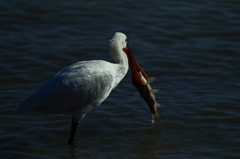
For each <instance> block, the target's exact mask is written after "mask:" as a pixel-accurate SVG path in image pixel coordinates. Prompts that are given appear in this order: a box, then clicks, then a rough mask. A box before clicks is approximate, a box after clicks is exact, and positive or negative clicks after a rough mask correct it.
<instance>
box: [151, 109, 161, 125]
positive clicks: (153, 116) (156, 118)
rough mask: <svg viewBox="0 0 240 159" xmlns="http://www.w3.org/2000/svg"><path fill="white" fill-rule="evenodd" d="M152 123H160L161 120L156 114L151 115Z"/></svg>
mask: <svg viewBox="0 0 240 159" xmlns="http://www.w3.org/2000/svg"><path fill="white" fill-rule="evenodd" d="M152 122H153V123H155V122H157V123H160V122H161V118H160V116H159V115H158V113H157V112H156V113H155V114H152Z"/></svg>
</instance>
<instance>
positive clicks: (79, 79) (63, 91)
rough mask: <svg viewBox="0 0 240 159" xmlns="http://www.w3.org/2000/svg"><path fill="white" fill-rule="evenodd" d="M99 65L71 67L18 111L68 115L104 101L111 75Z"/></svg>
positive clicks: (23, 104)
mask: <svg viewBox="0 0 240 159" xmlns="http://www.w3.org/2000/svg"><path fill="white" fill-rule="evenodd" d="M104 66H105V65H103V64H102V62H99V61H98V62H97V61H89V62H87V61H85V62H79V63H76V64H74V65H71V66H69V67H67V68H65V69H63V70H62V71H60V72H59V73H57V74H56V75H55V76H54V77H52V78H51V79H50V80H49V81H47V82H46V83H44V84H43V85H42V86H41V87H40V88H39V89H38V90H37V91H36V92H34V93H33V94H32V95H31V96H30V97H29V98H27V99H26V100H25V101H24V102H22V103H21V105H20V106H19V108H18V112H26V111H31V110H34V111H37V112H43V113H60V114H72V111H74V109H75V108H78V109H79V108H80V109H84V108H85V107H86V106H88V105H89V104H91V103H93V102H95V101H96V100H101V99H102V98H104V99H105V98H106V97H107V96H108V94H109V92H110V91H111V89H112V83H113V76H112V74H111V71H108V69H107V68H105V67H104Z"/></svg>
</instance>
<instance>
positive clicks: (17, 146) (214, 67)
mask: <svg viewBox="0 0 240 159" xmlns="http://www.w3.org/2000/svg"><path fill="white" fill-rule="evenodd" d="M116 31H121V32H124V33H125V34H126V35H127V36H128V42H129V45H130V47H131V49H132V52H133V53H134V55H135V58H136V59H137V60H138V62H139V63H140V65H141V66H142V68H143V69H144V70H145V71H146V72H147V73H148V75H149V76H150V77H151V76H153V77H155V81H154V83H153V84H152V87H153V88H156V89H159V90H160V91H159V92H157V93H156V96H157V97H156V99H157V101H158V102H159V103H160V104H161V105H162V106H161V107H160V108H159V109H158V112H159V114H160V116H161V118H162V123H161V124H160V125H158V124H152V123H151V115H150V113H149V112H148V111H147V110H145V108H144V107H143V106H142V105H141V103H140V102H139V101H138V100H137V99H136V98H135V97H134V93H135V92H136V89H135V88H134V87H133V86H132V84H131V83H130V82H131V74H130V73H128V75H127V76H126V77H125V79H124V80H123V81H122V82H121V83H120V84H119V85H118V87H117V88H116V89H115V90H114V91H113V92H112V93H111V95H110V96H109V98H107V100H106V101H105V102H103V103H102V104H101V105H100V106H99V107H98V108H97V109H95V110H93V111H92V112H91V113H89V114H88V115H87V116H86V117H85V118H84V119H83V120H82V121H81V122H80V124H79V127H78V130H77V133H76V137H75V144H74V145H73V146H72V147H70V146H68V145H67V144H66V140H67V139H68V135H69V133H70V124H71V117H70V116H66V115H43V114H38V113H34V112H30V113H27V114H17V113H16V109H17V107H18V105H19V104H20V103H21V102H22V101H23V100H24V99H25V98H27V97H28V96H29V95H30V94H31V93H33V92H34V91H35V90H36V89H37V88H38V87H39V86H41V84H42V83H44V82H45V81H47V80H48V79H49V78H51V77H52V76H53V75H54V74H55V73H57V72H58V71H60V70H61V69H62V68H64V67H66V66H69V65H70V64H72V63H74V62H77V61H82V60H92V59H103V60H108V61H110V60H111V59H110V56H109V54H108V44H109V41H108V40H109V39H111V37H112V36H113V34H114V33H115V32H116ZM239 97H240V1H237V0H236V1H234V0H232V1H230V0H229V1H227V0H225V1H215V0H213V1H210V0H170V1H163V0H147V1H144V0H139V1H127V0H121V1H106V0H105V1H98V0H67V1H66V0H58V1H57V0H52V1H49V0H34V1H30V0H28V1H27V0H2V1H0V156H1V157H0V158H24V159H26V158H35V159H36V158H91V159H93V158H102V159H104V158H125V159H127V158H129V159H132V158H136V159H145V158H147V159H155V158H157V159H158V158H161V159H169V158H182V159H184V158H196V159H199V158H204V159H205V158H217V159H219V158H227V159H230V158H239V157H240V153H239V152H240V98H239Z"/></svg>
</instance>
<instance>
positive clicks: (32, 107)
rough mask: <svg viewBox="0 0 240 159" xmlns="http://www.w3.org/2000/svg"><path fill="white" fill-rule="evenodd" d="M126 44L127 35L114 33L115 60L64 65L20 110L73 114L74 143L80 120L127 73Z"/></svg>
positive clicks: (98, 103)
mask: <svg viewBox="0 0 240 159" xmlns="http://www.w3.org/2000/svg"><path fill="white" fill-rule="evenodd" d="M126 47H127V37H126V35H124V34H123V33H119V32H117V33H115V34H114V36H113V38H112V39H111V40H110V45H109V49H110V55H111V57H112V59H113V61H114V62H115V63H110V62H107V61H102V60H92V61H82V62H77V63H75V64H73V65H71V66H69V67H66V68H64V69H63V70H61V71H60V72H58V73H57V74H56V75H55V76H53V77H52V78H51V79H49V80H48V81H47V82H46V83H44V84H43V85H42V86H41V87H40V88H39V89H38V90H36V91H35V92H34V93H33V94H32V95H31V96H30V97H28V98H27V99H26V100H25V101H23V102H22V103H21V105H20V106H19V108H18V112H20V113H21V112H27V111H36V112H41V113H47V114H49V113H51V114H69V115H72V129H71V135H70V138H69V140H68V144H72V143H73V138H74V135H75V131H76V128H77V125H78V122H79V121H80V120H81V119H82V118H83V117H84V116H85V115H86V114H87V113H88V112H89V111H91V110H92V109H93V108H95V107H97V106H98V105H100V104H101V103H102V102H103V101H104V100H105V99H106V98H107V97H108V95H109V94H110V92H111V91H112V90H113V89H114V88H115V87H116V86H117V85H118V83H119V82H120V81H121V80H122V79H123V77H124V76H125V75H126V73H127V71H128V63H129V61H128V58H127V55H126V54H127V51H124V49H126Z"/></svg>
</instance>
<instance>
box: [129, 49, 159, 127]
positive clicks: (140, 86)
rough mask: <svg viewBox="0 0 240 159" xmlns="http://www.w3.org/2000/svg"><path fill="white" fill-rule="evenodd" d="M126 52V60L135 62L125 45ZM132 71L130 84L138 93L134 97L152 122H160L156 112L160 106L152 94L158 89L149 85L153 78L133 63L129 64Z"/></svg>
mask: <svg viewBox="0 0 240 159" xmlns="http://www.w3.org/2000/svg"><path fill="white" fill-rule="evenodd" d="M127 50H128V52H129V54H128V59H133V60H131V61H136V60H135V58H134V56H133V55H132V52H131V50H130V48H129V46H128V45H127ZM129 65H131V69H132V84H133V85H134V86H135V87H136V88H137V90H138V92H137V93H135V96H136V97H138V99H139V100H140V101H141V102H142V104H143V105H144V106H145V108H146V109H147V110H149V111H150V112H151V114H152V122H158V123H160V122H161V118H160V116H159V114H158V112H157V107H159V106H161V105H160V104H159V103H157V102H156V100H155V95H154V93H155V92H157V91H158V89H152V87H151V85H150V84H151V83H152V82H153V81H154V78H153V77H148V75H147V74H146V72H145V71H143V69H142V68H141V67H140V65H139V64H138V63H137V62H135V63H129Z"/></svg>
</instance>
